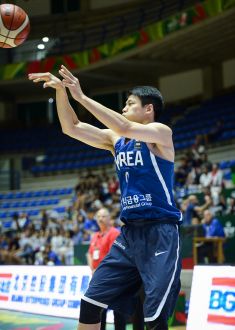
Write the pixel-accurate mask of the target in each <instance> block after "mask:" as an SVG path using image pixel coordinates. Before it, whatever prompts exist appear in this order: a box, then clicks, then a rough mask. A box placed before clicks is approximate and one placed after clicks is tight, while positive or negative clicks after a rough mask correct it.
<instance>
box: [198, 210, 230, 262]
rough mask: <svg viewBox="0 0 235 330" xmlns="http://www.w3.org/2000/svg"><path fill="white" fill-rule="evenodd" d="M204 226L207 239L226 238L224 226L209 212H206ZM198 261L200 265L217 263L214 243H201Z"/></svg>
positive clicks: (203, 220)
mask: <svg viewBox="0 0 235 330" xmlns="http://www.w3.org/2000/svg"><path fill="white" fill-rule="evenodd" d="M202 224H203V228H204V234H205V237H208V238H209V237H225V234H224V229H223V226H222V224H221V223H220V221H219V220H218V219H217V218H216V217H215V216H213V214H212V213H211V212H210V211H209V210H205V211H204V217H203V219H202ZM198 261H199V263H211V262H213V263H214V262H216V254H215V251H214V244H213V242H204V243H200V246H198Z"/></svg>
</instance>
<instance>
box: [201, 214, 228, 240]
mask: <svg viewBox="0 0 235 330" xmlns="http://www.w3.org/2000/svg"><path fill="white" fill-rule="evenodd" d="M202 223H203V227H204V229H205V236H206V237H225V234H224V229H223V226H222V224H221V223H220V221H219V220H218V219H217V218H216V217H214V216H213V214H212V213H211V212H210V211H209V210H205V211H204V217H203V219H202Z"/></svg>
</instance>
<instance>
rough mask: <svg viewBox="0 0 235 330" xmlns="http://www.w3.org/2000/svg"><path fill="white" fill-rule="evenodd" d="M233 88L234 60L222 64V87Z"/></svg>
mask: <svg viewBox="0 0 235 330" xmlns="http://www.w3.org/2000/svg"><path fill="white" fill-rule="evenodd" d="M232 86H235V58H233V59H231V60H228V61H225V62H223V87H224V88H229V87H232Z"/></svg>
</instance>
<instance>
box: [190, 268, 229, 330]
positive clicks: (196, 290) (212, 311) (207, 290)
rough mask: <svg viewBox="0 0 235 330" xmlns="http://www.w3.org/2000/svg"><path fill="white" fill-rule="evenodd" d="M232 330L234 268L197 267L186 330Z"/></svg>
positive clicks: (194, 274)
mask: <svg viewBox="0 0 235 330" xmlns="http://www.w3.org/2000/svg"><path fill="white" fill-rule="evenodd" d="M198 329H203V330H234V329H235V267H230V266H196V267H195V268H194V271H193V281H192V289H191V297H190V305H189V315H188V322H187V330H198Z"/></svg>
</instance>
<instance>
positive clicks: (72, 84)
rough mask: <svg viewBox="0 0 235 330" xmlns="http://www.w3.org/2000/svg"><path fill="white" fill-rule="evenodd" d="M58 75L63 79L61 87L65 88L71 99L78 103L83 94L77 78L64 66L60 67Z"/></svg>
mask: <svg viewBox="0 0 235 330" xmlns="http://www.w3.org/2000/svg"><path fill="white" fill-rule="evenodd" d="M59 74H60V75H61V76H62V77H63V80H62V84H63V86H65V87H67V88H68V89H69V91H70V93H71V95H72V97H73V98H74V99H75V100H77V101H78V102H79V100H80V99H81V98H82V97H83V96H84V94H83V92H82V89H81V86H80V82H79V80H78V78H76V77H74V75H73V74H72V73H71V72H70V71H69V70H68V69H67V68H66V67H65V66H64V65H61V69H60V70H59Z"/></svg>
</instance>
